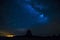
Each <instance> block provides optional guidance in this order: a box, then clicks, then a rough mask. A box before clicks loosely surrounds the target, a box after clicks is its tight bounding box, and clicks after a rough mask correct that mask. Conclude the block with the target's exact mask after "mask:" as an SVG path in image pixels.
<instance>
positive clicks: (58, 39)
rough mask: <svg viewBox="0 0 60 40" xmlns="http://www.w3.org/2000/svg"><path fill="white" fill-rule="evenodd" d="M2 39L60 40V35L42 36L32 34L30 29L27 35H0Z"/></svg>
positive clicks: (0, 39)
mask: <svg viewBox="0 0 60 40" xmlns="http://www.w3.org/2000/svg"><path fill="white" fill-rule="evenodd" d="M0 40H60V35H58V36H56V35H53V36H46V37H43V36H42V37H41V36H35V35H32V33H31V31H30V30H28V31H27V33H26V35H23V36H20V35H19V36H14V37H12V38H8V37H0Z"/></svg>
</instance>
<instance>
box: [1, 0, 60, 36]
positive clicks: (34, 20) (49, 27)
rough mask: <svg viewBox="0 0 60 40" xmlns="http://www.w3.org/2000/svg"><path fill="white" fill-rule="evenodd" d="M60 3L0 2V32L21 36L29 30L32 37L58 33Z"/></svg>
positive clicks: (39, 0) (45, 0)
mask: <svg viewBox="0 0 60 40" xmlns="http://www.w3.org/2000/svg"><path fill="white" fill-rule="evenodd" d="M59 2H60V1H58V0H1V1H0V10H1V11H0V31H7V32H11V33H13V34H16V35H23V34H25V33H26V30H28V29H30V30H31V31H32V34H33V35H37V36H46V35H53V34H55V35H57V34H59V33H60V3H59Z"/></svg>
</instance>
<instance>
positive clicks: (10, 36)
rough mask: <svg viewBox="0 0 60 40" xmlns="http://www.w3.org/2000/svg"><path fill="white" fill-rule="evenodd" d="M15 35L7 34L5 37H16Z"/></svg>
mask: <svg viewBox="0 0 60 40" xmlns="http://www.w3.org/2000/svg"><path fill="white" fill-rule="evenodd" d="M14 36H15V35H11V34H10V35H5V37H14Z"/></svg>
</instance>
